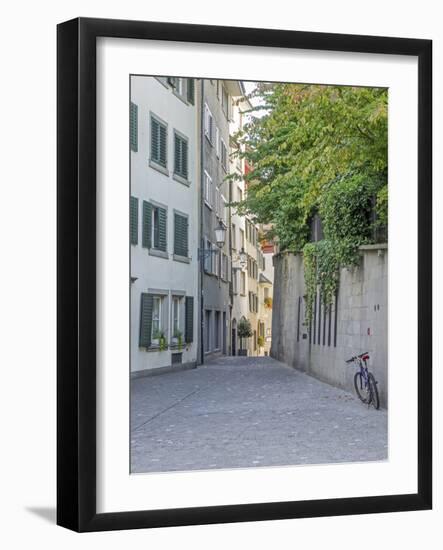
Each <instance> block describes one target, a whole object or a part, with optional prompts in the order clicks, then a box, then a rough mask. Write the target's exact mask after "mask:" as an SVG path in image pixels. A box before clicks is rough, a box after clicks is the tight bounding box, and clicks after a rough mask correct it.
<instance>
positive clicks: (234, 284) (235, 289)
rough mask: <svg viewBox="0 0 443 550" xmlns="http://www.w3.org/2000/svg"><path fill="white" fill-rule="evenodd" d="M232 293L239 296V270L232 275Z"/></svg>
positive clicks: (235, 270)
mask: <svg viewBox="0 0 443 550" xmlns="http://www.w3.org/2000/svg"><path fill="white" fill-rule="evenodd" d="M232 292H233V293H234V294H238V270H237V269H234V270H233V273H232Z"/></svg>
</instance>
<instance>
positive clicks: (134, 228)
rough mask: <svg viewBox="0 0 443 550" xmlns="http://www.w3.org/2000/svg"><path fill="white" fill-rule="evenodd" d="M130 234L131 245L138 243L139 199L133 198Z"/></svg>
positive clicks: (130, 208)
mask: <svg viewBox="0 0 443 550" xmlns="http://www.w3.org/2000/svg"><path fill="white" fill-rule="evenodd" d="M129 233H130V240H131V244H137V243H138V199H137V198H136V197H131V201H130V206H129Z"/></svg>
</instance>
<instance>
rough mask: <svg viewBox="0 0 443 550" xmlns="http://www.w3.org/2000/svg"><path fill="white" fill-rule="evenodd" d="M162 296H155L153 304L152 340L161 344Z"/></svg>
mask: <svg viewBox="0 0 443 550" xmlns="http://www.w3.org/2000/svg"><path fill="white" fill-rule="evenodd" d="M161 306H162V298H161V296H154V299H153V306H152V333H151V342H152V343H153V344H159V341H160V336H161V310H162V308H161Z"/></svg>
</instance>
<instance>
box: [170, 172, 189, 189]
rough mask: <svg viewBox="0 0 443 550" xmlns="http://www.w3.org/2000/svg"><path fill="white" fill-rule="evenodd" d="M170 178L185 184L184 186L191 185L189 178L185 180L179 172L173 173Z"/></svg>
mask: <svg viewBox="0 0 443 550" xmlns="http://www.w3.org/2000/svg"><path fill="white" fill-rule="evenodd" d="M172 179H173V180H175V181H178V183H181V184H183V185H186V187H189V186H190V185H191V182H190V181H189V180H187V179H186V178H184V177H183V176H180V175H179V174H174V175H173V176H172Z"/></svg>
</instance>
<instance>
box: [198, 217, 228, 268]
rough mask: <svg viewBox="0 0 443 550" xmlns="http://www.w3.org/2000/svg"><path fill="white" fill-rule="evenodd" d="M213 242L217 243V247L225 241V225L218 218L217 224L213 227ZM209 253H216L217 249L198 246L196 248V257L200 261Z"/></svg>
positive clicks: (220, 246) (221, 245) (221, 246)
mask: <svg viewBox="0 0 443 550" xmlns="http://www.w3.org/2000/svg"><path fill="white" fill-rule="evenodd" d="M214 232H215V242H216V243H217V246H218V248H223V245H224V244H225V241H226V226H225V224H224V223H223V222H222V221H221V220H220V221H219V222H218V226H217V227H216V228H215V231H214ZM211 254H218V250H216V249H214V248H199V249H198V257H199V260H200V261H201V262H203V261H204V260H205V259H206V258H208V257H209V256H211Z"/></svg>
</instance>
